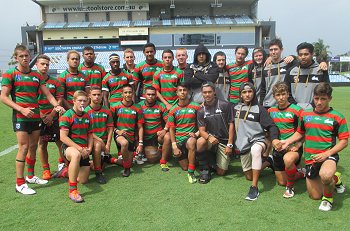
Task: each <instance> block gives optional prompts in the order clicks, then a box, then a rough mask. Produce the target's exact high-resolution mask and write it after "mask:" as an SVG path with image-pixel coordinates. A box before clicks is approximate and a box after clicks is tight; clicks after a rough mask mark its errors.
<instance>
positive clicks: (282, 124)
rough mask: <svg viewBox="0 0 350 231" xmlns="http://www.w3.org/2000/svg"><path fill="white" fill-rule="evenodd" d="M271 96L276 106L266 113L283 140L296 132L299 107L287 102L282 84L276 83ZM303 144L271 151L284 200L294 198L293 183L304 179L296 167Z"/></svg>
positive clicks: (296, 143) (287, 94)
mask: <svg viewBox="0 0 350 231" xmlns="http://www.w3.org/2000/svg"><path fill="white" fill-rule="evenodd" d="M272 94H273V96H274V98H275V100H276V102H277V106H273V107H271V108H269V110H268V112H269V114H270V117H271V118H272V120H273V122H274V123H275V124H276V126H277V127H278V129H279V131H280V139H281V140H285V139H287V138H289V137H291V136H292V135H293V134H294V132H296V130H297V127H298V121H299V116H300V113H301V112H302V109H301V107H299V106H297V105H295V104H291V103H289V102H288V97H289V90H288V86H287V85H286V84H285V83H284V82H277V83H276V84H275V86H273V88H272ZM302 145H303V142H302V140H301V141H298V142H295V143H294V144H293V145H291V146H290V148H289V149H287V150H284V151H280V152H279V151H277V150H275V149H274V150H273V154H272V156H273V162H274V169H275V176H276V180H277V182H278V184H279V185H284V186H286V191H285V193H284V194H283V197H284V198H291V197H293V196H294V181H295V180H296V179H299V178H304V173H302V172H298V171H297V167H296V165H298V164H299V163H300V160H301V156H302V154H303V150H302Z"/></svg>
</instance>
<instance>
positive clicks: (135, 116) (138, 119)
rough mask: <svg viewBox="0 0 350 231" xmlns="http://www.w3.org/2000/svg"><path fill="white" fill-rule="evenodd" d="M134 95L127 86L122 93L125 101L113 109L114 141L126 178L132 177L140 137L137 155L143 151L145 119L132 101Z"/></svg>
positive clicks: (130, 87)
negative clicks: (120, 154)
mask: <svg viewBox="0 0 350 231" xmlns="http://www.w3.org/2000/svg"><path fill="white" fill-rule="evenodd" d="M133 95H134V90H133V87H132V86H131V85H130V84H125V85H124V86H123V91H122V97H123V100H122V101H120V102H118V103H117V104H116V106H114V107H112V108H111V111H112V113H113V117H114V127H115V131H114V140H115V143H116V145H117V147H118V150H120V151H121V153H122V157H123V167H124V172H123V176H124V177H128V176H129V175H130V168H131V164H132V159H133V152H134V149H135V141H136V137H138V145H137V148H136V153H137V154H139V153H141V152H142V150H143V123H144V118H143V115H142V111H141V108H140V106H139V105H137V104H134V102H133V100H132V97H133Z"/></svg>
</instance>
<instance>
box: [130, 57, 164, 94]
mask: <svg viewBox="0 0 350 231" xmlns="http://www.w3.org/2000/svg"><path fill="white" fill-rule="evenodd" d="M161 68H163V63H162V62H161V61H159V60H157V62H156V63H155V64H151V65H150V64H148V63H146V61H143V62H141V63H139V64H137V65H136V67H135V69H134V72H133V73H132V75H133V81H135V82H141V83H142V94H144V93H145V92H144V89H145V88H146V87H148V86H152V82H153V75H154V73H156V71H158V70H159V69H161Z"/></svg>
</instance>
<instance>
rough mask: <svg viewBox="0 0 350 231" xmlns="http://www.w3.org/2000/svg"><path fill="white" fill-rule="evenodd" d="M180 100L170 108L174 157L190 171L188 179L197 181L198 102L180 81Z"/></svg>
mask: <svg viewBox="0 0 350 231" xmlns="http://www.w3.org/2000/svg"><path fill="white" fill-rule="evenodd" d="M176 93H177V96H178V97H179V101H178V102H177V103H176V104H175V105H174V106H173V107H172V108H171V109H170V111H169V116H168V126H169V129H170V138H171V143H172V149H173V154H174V157H175V158H176V159H177V160H178V162H179V164H180V166H181V168H182V170H184V171H186V170H187V171H188V175H187V176H188V181H189V182H190V183H191V184H193V183H196V182H197V179H196V176H195V174H194V170H195V169H196V167H195V160H196V142H197V137H198V135H199V132H198V131H197V124H196V122H197V111H198V110H199V108H200V106H199V104H198V103H195V102H191V101H190V100H189V99H188V88H187V85H186V84H185V83H183V82H182V83H179V85H178V86H177V90H176Z"/></svg>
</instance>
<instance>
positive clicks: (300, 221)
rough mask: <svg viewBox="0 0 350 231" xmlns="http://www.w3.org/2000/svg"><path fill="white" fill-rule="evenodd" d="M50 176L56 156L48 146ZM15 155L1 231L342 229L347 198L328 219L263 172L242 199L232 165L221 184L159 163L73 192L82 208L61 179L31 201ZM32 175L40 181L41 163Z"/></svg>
mask: <svg viewBox="0 0 350 231" xmlns="http://www.w3.org/2000/svg"><path fill="white" fill-rule="evenodd" d="M349 90H350V88H348V87H338V88H335V92H334V96H333V101H332V106H333V107H334V108H335V109H337V110H339V111H340V112H342V113H343V114H344V115H345V116H346V118H347V120H348V126H349V121H350V109H349V101H347V100H348V97H349V92H350V91H349ZM0 111H1V113H0V131H1V132H0V152H1V151H3V150H5V149H6V148H8V147H10V146H13V145H15V144H16V138H15V134H14V132H12V124H11V119H10V118H11V111H10V110H9V109H8V108H7V107H6V106H5V105H3V104H2V103H0ZM49 151H50V163H51V168H52V170H56V168H57V164H56V161H57V153H56V150H55V147H54V145H51V146H50V149H49ZM349 154H350V148H349V147H348V148H347V149H346V150H344V151H342V152H341V155H340V156H341V160H340V163H339V167H338V169H339V170H340V171H341V172H342V174H343V179H344V182H345V184H349V186H350V180H349V179H350V169H349V165H350V164H349V163H350V157H349ZM15 155H16V150H14V151H12V152H11V153H9V154H7V155H4V156H0V189H1V196H0V205H1V206H0V217H1V222H0V230H112V229H113V230H293V229H295V230H348V228H347V227H348V226H349V225H350V221H349V214H350V200H349V191H350V190H347V191H346V192H345V193H344V194H335V203H334V206H333V210H332V211H331V212H320V211H319V210H318V206H319V204H320V201H313V200H311V199H309V198H308V195H307V193H306V191H305V190H306V188H305V181H303V180H302V181H299V182H297V184H296V195H295V197H294V198H291V199H284V198H283V197H282V194H283V192H284V188H283V187H281V186H278V185H277V184H276V183H275V179H274V175H273V174H272V172H271V170H270V169H267V170H265V171H264V172H263V173H262V176H261V178H260V182H259V190H260V197H259V199H258V200H257V201H254V202H249V201H246V200H245V199H244V197H245V196H246V194H247V192H248V188H249V186H250V182H248V181H246V180H245V178H244V176H243V174H242V170H241V167H240V163H239V161H238V160H235V161H233V162H232V163H231V165H230V167H229V172H228V174H227V176H225V177H217V176H215V175H214V178H213V179H212V181H211V182H210V183H209V184H206V185H201V184H198V183H197V184H193V185H191V184H189V183H188V181H187V176H186V172H183V171H181V170H180V167H179V166H178V165H177V164H176V163H174V162H171V165H172V168H171V170H170V171H169V172H166V173H164V172H161V170H160V167H159V165H158V164H155V165H151V164H146V165H142V166H140V165H139V166H134V167H133V172H132V175H131V176H130V177H128V178H123V177H122V176H121V171H122V168H121V167H119V166H118V167H116V166H109V167H107V169H106V170H105V175H106V177H107V179H108V183H107V184H106V185H99V184H98V183H96V182H95V179H94V174H91V176H90V182H89V183H88V184H86V185H79V186H78V187H79V191H80V192H81V193H82V194H83V196H84V198H85V203H82V204H75V203H73V202H72V201H70V200H69V199H68V185H67V180H66V179H54V180H51V181H50V182H49V184H48V185H45V186H37V185H35V186H33V188H34V189H35V190H36V191H37V194H36V195H34V196H23V195H20V194H18V193H15ZM36 173H37V175H38V176H41V174H42V169H41V166H40V162H39V161H38V162H37V167H36Z"/></svg>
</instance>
